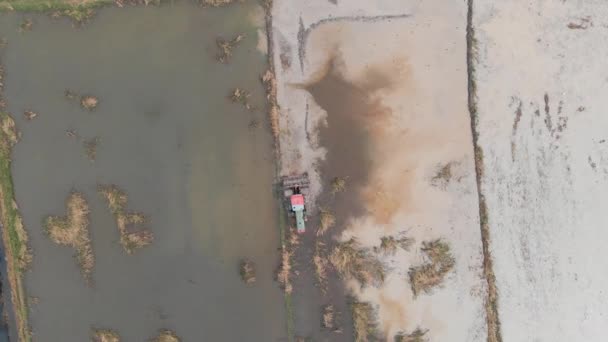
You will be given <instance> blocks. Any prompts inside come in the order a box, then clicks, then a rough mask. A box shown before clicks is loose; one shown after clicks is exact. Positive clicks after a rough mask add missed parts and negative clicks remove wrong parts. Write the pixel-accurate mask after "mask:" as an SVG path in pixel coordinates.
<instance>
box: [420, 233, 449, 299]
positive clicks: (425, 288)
mask: <svg viewBox="0 0 608 342" xmlns="http://www.w3.org/2000/svg"><path fill="white" fill-rule="evenodd" d="M422 251H423V252H424V253H425V254H426V255H427V257H428V259H429V262H428V263H426V264H424V265H422V266H417V267H412V268H410V271H409V277H410V285H411V286H412V291H413V292H414V296H417V295H418V294H420V293H423V292H424V293H429V292H430V291H431V290H432V289H433V288H434V287H436V286H438V285H441V283H442V282H443V279H444V278H445V276H446V275H447V273H448V272H450V271H451V270H452V269H453V268H454V265H455V263H456V261H455V260H454V257H452V254H451V252H450V246H449V245H448V244H447V243H446V242H444V241H442V240H441V239H437V240H433V241H427V242H423V243H422Z"/></svg>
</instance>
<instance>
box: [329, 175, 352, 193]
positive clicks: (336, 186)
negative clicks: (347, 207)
mask: <svg viewBox="0 0 608 342" xmlns="http://www.w3.org/2000/svg"><path fill="white" fill-rule="evenodd" d="M347 179H348V178H347V177H334V178H333V179H332V180H331V194H332V195H335V194H337V193H339V192H343V191H344V190H346V180H347Z"/></svg>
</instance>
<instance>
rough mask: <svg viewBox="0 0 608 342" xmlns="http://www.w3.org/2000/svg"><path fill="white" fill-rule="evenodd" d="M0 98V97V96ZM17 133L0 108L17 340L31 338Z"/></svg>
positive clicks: (1, 185) (1, 200) (0, 159)
mask: <svg viewBox="0 0 608 342" xmlns="http://www.w3.org/2000/svg"><path fill="white" fill-rule="evenodd" d="M1 80H2V68H1V67H0V91H1V90H2V82H1ZM0 102H1V99H0ZM19 137H20V134H19V132H18V131H17V128H16V126H15V121H13V119H12V118H11V116H10V115H9V114H8V113H4V112H0V213H1V215H0V218H1V220H2V227H3V229H2V239H3V241H4V246H5V248H6V249H5V259H6V262H7V271H8V275H7V276H8V281H9V283H10V290H11V299H12V302H13V310H14V312H15V321H16V325H17V335H18V339H19V341H25V342H29V341H30V340H31V336H30V330H29V327H28V310H27V303H26V295H25V290H24V286H23V272H24V271H25V269H26V268H27V266H28V265H29V263H30V262H31V260H32V254H31V252H30V250H29V248H28V247H27V242H28V236H27V232H26V231H25V229H24V227H23V223H22V221H21V216H20V215H19V210H18V207H17V203H16V202H15V200H14V198H15V194H14V189H13V180H12V177H11V158H10V156H11V148H12V147H13V146H14V144H16V143H17V141H18V140H19Z"/></svg>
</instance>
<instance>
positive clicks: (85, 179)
mask: <svg viewBox="0 0 608 342" xmlns="http://www.w3.org/2000/svg"><path fill="white" fill-rule="evenodd" d="M24 18H31V19H32V23H33V25H32V29H31V31H27V32H20V30H19V26H20V23H21V22H22V21H23V19H24ZM262 26H263V15H262V13H261V9H259V8H258V7H256V6H253V5H249V4H245V5H242V6H235V7H230V8H224V9H202V8H200V7H198V6H195V5H192V4H189V3H185V2H184V3H178V4H174V5H170V6H161V7H125V8H107V9H103V10H100V11H99V13H98V15H97V16H96V17H95V18H94V19H93V20H92V21H91V22H89V23H87V24H86V25H85V26H84V27H82V28H74V27H73V25H72V23H71V22H70V21H69V20H67V19H51V18H50V17H49V16H47V15H23V14H3V15H2V16H1V20H0V36H2V37H4V38H6V42H7V46H6V47H5V48H4V49H3V50H2V54H1V55H0V58H1V60H2V64H3V66H4V68H5V70H6V77H5V89H4V97H5V98H6V99H7V102H8V107H7V109H8V111H10V112H11V113H12V114H13V117H14V118H15V120H16V122H17V126H18V128H19V129H20V130H21V132H22V139H21V141H20V142H19V143H18V144H17V145H16V146H15V147H14V149H13V170H12V172H13V179H14V185H15V191H16V200H17V202H18V203H19V205H20V209H21V214H22V215H23V219H24V223H25V226H26V228H27V230H28V233H29V234H30V242H31V248H32V252H33V255H34V259H33V263H32V265H31V268H30V271H29V272H28V273H27V274H26V277H25V285H26V293H27V295H28V296H29V298H30V301H29V302H30V304H31V305H30V313H29V314H30V325H31V328H32V331H33V339H34V340H36V341H64V342H71V341H86V340H88V339H89V338H90V334H91V329H93V328H100V329H112V330H115V331H116V332H117V333H119V334H120V336H121V337H122V339H123V340H125V341H143V340H146V339H149V338H152V337H154V336H156V335H157V334H158V331H159V329H170V330H172V331H175V332H176V334H177V335H179V336H180V337H182V338H183V340H186V341H201V340H206V341H244V340H247V341H249V340H251V341H275V340H281V339H283V338H285V336H286V331H285V325H286V323H285V316H286V315H285V309H284V303H283V297H282V293H281V290H280V289H279V288H278V286H277V285H276V283H275V282H274V281H273V272H274V269H275V267H276V264H277V260H278V254H279V253H278V251H277V248H278V247H279V246H280V243H279V241H278V238H279V234H278V223H277V221H278V220H277V210H278V209H277V205H276V201H275V199H274V198H273V195H272V182H273V172H274V166H273V165H274V164H273V163H274V161H273V152H272V137H271V135H270V133H269V132H268V129H267V127H268V124H267V119H266V115H265V114H264V113H265V97H264V89H263V87H262V85H261V83H260V82H259V77H260V75H261V74H262V73H263V71H264V70H265V68H266V56H265V55H264V54H263V53H261V52H260V51H258V48H257V45H258V41H257V40H258V33H257V30H258V29H259V28H260V27H262ZM237 34H242V35H243V37H244V39H243V40H242V42H240V43H239V45H238V47H236V48H235V50H234V54H233V56H232V57H231V59H230V61H229V64H222V63H218V62H217V58H216V57H217V56H216V55H217V53H218V52H217V47H216V38H217V37H218V36H222V37H224V38H225V39H226V40H229V39H232V38H233V37H235V36H236V35H237ZM235 87H239V88H241V89H245V90H247V91H249V92H251V96H250V97H247V98H246V102H247V103H248V104H249V105H250V106H251V107H253V108H252V109H247V108H245V106H242V105H241V104H238V103H232V102H231V101H230V100H229V99H228V97H229V94H230V91H231V90H232V89H234V88H235ZM67 90H69V91H67ZM85 95H91V96H95V97H96V99H97V100H98V103H97V104H96V107H95V108H94V109H93V110H87V109H86V108H83V107H82V106H81V103H80V102H81V98H80V97H81V96H85ZM27 111H31V112H33V113H36V114H37V116H35V117H34V118H32V117H31V116H32V115H31V114H29V115H28V114H26V112H27ZM99 185H115V186H116V188H118V189H120V190H121V191H123V192H124V194H125V195H126V196H127V198H128V199H127V200H126V204H125V205H126V208H125V209H124V210H128V211H129V213H127V215H131V214H133V213H141V214H143V215H142V216H145V218H146V219H145V225H146V228H147V229H148V230H149V233H150V234H151V236H153V239H152V241H151V244H150V245H149V246H145V247H143V248H137V249H135V250H134V251H133V252H132V253H131V254H129V253H127V252H126V250H127V248H126V245H122V244H121V242H123V243H124V241H123V240H122V239H121V233H124V232H123V231H122V230H119V226H118V223H119V219H118V217H119V215H117V214H116V212H114V215H113V212H112V211H111V210H109V208H108V204H107V202H106V199H105V198H104V197H102V196H101V195H100V194H99V193H98V186H99ZM72 191H76V192H79V193H81V194H82V195H83V197H84V199H85V201H86V203H88V206H89V210H90V215H89V220H90V225H89V228H88V230H89V235H90V241H91V242H90V245H91V248H92V253H93V255H94V266H93V270H92V272H91V275H90V280H89V282H88V284H87V282H86V281H85V280H84V279H83V276H82V274H81V270H80V269H79V264H78V262H76V261H75V260H74V255H75V253H76V251H75V249H74V248H72V247H69V246H62V245H59V244H56V243H55V242H53V241H52V240H51V239H50V238H49V236H48V234H47V233H46V232H45V229H44V225H43V222H44V220H45V219H46V218H47V217H48V216H50V215H54V216H65V215H66V199H67V198H68V196H69V194H70V192H72ZM121 208H122V207H121ZM120 212H121V213H122V209H121V211H120ZM70 215H71V214H70ZM69 217H72V216H68V219H69ZM128 217H130V216H128ZM135 217H139V216H137V215H133V218H135ZM123 223H124V222H123ZM132 226H133V225H131V224H129V222H127V223H126V224H125V225H123V227H125V230H124V231H125V232H127V233H132V231H131V230H132V229H133V227H132ZM123 237H124V236H123ZM123 247H124V248H123ZM245 257H246V258H250V259H251V260H252V261H254V262H255V264H256V273H257V274H256V279H257V281H256V283H255V285H254V286H249V287H248V286H246V285H245V284H244V283H243V282H242V280H241V279H240V276H239V270H238V265H239V261H240V260H241V259H242V258H245ZM261 313H263V314H261Z"/></svg>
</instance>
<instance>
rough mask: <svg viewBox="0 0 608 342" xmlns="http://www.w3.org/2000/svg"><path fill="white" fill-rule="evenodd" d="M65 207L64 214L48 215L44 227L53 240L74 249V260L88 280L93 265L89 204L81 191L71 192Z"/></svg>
mask: <svg viewBox="0 0 608 342" xmlns="http://www.w3.org/2000/svg"><path fill="white" fill-rule="evenodd" d="M66 207H67V215H66V216H62V217H60V216H49V217H47V218H46V219H45V221H44V227H45V229H46V232H47V234H48V235H49V237H50V238H51V240H53V242H55V243H57V244H59V245H63V246H68V247H72V248H74V249H75V250H76V254H75V258H76V261H77V262H78V265H79V266H80V270H81V272H82V274H83V275H84V277H85V279H87V281H88V280H90V277H91V273H92V271H93V266H94V265H95V257H94V255H93V247H92V245H91V238H90V234H89V205H88V203H87V201H86V199H85V198H84V196H83V195H82V194H81V193H78V192H72V193H71V194H70V195H69V196H68V199H67V200H66Z"/></svg>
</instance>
